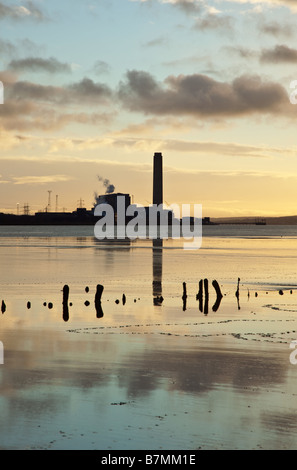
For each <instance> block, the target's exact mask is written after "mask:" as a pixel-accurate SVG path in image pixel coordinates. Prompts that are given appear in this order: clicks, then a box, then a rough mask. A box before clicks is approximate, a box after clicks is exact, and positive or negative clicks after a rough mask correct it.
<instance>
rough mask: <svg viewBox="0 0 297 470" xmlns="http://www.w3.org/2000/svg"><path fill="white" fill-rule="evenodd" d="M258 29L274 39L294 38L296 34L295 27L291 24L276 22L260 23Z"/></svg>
mask: <svg viewBox="0 0 297 470" xmlns="http://www.w3.org/2000/svg"><path fill="white" fill-rule="evenodd" d="M258 28H259V31H260V32H261V33H264V34H268V35H270V36H274V37H279V36H285V37H292V36H293V34H294V27H293V26H292V25H291V24H289V23H278V22H276V21H270V22H260V23H259V25H258Z"/></svg>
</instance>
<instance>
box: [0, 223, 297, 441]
mask: <svg viewBox="0 0 297 470" xmlns="http://www.w3.org/2000/svg"><path fill="white" fill-rule="evenodd" d="M0 263H1V271H0V302H2V304H1V313H0V341H1V342H2V344H3V351H4V357H3V364H0V390H1V394H0V448H2V449H70V450H71V449H98V450H108V449H110V450H129V449H134V450H137V449H141V450H155V449H162V450H166V449H170V450H182V449H184V450H196V449H296V448H297V433H296V428H297V424H296V423H297V420H296V417H297V416H296V414H297V412H296V404H297V391H296V390H297V388H296V386H297V365H295V362H294V358H295V356H294V351H295V350H294V343H293V341H295V340H297V323H296V320H297V300H296V296H297V227H296V226H269V225H266V226H256V225H239V226H235V225H232V226H231V225H213V226H203V239H202V246H201V248H200V249H198V250H185V249H184V248H183V240H163V244H162V245H160V243H154V242H153V241H152V240H134V241H127V240H125V241H122V242H119V241H112V240H109V241H99V240H97V239H96V238H95V237H94V228H93V227H81V226H79V227H74V226H72V227H69V226H68V227H61V226H55V227H48V226H44V227H42V226H38V227H37V226H34V227H33V226H32V227H28V226H26V227H16V226H14V227H12V226H11V227H7V226H6V227H1V228H0ZM214 280H216V281H217V285H218V286H219V289H220V292H221V298H218V295H217V290H216V289H215V287H214V285H213V281H214ZM199 281H201V283H202V284H199ZM65 285H68V286H69V299H68V304H67V307H68V310H67V316H65V312H64V310H63V305H62V301H63V297H62V296H63V293H62V291H63V287H64V286H65ZM98 285H102V286H103V294H102V298H101V309H100V312H98V309H96V308H95V303H94V299H95V294H96V288H97V286H98ZM201 285H202V286H203V290H202V294H203V295H202V300H201V301H199V299H198V297H197V295H198V294H199V286H201ZM236 294H237V295H236Z"/></svg>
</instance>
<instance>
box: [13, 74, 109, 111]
mask: <svg viewBox="0 0 297 470" xmlns="http://www.w3.org/2000/svg"><path fill="white" fill-rule="evenodd" d="M7 95H8V98H11V99H13V100H16V101H21V100H31V101H43V102H47V103H55V104H60V105H65V104H71V103H74V104H81V106H82V107H83V106H84V104H88V105H91V104H92V105H94V106H96V105H98V104H104V103H106V100H108V99H110V98H111V96H112V92H111V90H110V89H109V88H108V86H107V85H104V84H101V83H95V82H93V80H91V79H89V78H84V79H83V80H81V81H80V82H77V83H72V84H70V85H66V86H60V87H59V86H52V85H40V84H37V83H32V82H29V81H16V82H15V83H13V84H11V85H10V86H8V87H7Z"/></svg>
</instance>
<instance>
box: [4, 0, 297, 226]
mask: <svg viewBox="0 0 297 470" xmlns="http://www.w3.org/2000/svg"><path fill="white" fill-rule="evenodd" d="M296 20H297V3H296V2H294V1H286V0H279V1H271V0H265V1H262V2H260V1H257V0H252V1H250V2H248V1H245V0H230V1H223V0H222V1H211V2H208V1H202V0H142V1H141V0H133V1H132V0H120V1H119V0H71V1H70V0H59V1H57V0H51V1H47V0H35V1H33V0H32V1H29V0H26V1H23V0H21V1H17V0H11V1H7V0H6V1H4V0H0V60H1V65H0V80H1V81H2V83H3V86H4V104H1V105H0V139H1V146H0V159H1V162H0V211H2V212H14V213H16V211H17V207H19V208H20V209H19V210H20V211H22V208H23V206H24V204H29V207H30V212H31V213H34V212H36V211H38V210H44V209H45V207H46V206H47V202H48V191H52V192H51V197H52V206H53V207H55V204H56V199H55V198H56V195H58V210H63V209H66V210H69V211H70V210H74V209H75V208H76V207H77V206H78V201H79V200H80V199H82V200H83V201H84V205H85V206H86V207H87V208H91V207H92V205H93V202H94V192H95V191H96V192H97V193H104V187H103V185H102V182H100V181H99V179H98V176H101V177H103V178H107V179H109V180H110V182H111V183H112V184H114V186H115V188H116V191H118V192H124V193H130V194H131V195H133V198H134V202H135V203H137V202H138V203H139V204H143V205H147V204H148V203H151V201H152V163H153V154H154V152H162V153H163V157H164V199H165V201H166V203H167V204H168V205H170V204H182V203H188V204H194V203H199V204H202V207H203V215H204V216H210V217H219V216H249V215H251V216H279V215H295V214H297V197H296V196H297V146H296V141H297V137H296V135H297V132H296V129H297V105H294V104H292V103H291V101H290V94H291V93H292V89H290V83H291V82H292V81H293V80H297V67H296V65H297V47H296V44H297V42H296V39H297V30H296V27H295V25H296Z"/></svg>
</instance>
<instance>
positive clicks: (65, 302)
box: [63, 284, 69, 321]
mask: <svg viewBox="0 0 297 470" xmlns="http://www.w3.org/2000/svg"><path fill="white" fill-rule="evenodd" d="M68 299H69V286H68V285H67V284H65V286H64V287H63V320H64V321H68V320H69V308H68Z"/></svg>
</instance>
